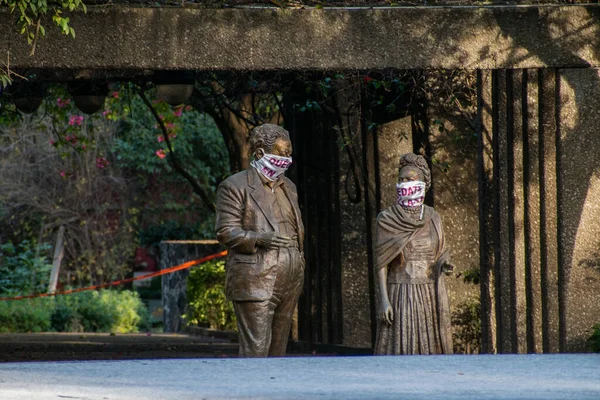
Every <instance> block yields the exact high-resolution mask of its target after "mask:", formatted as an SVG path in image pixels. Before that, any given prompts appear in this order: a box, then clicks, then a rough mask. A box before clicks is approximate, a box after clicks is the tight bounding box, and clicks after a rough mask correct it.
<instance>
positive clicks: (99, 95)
mask: <svg viewBox="0 0 600 400" xmlns="http://www.w3.org/2000/svg"><path fill="white" fill-rule="evenodd" d="M67 90H68V91H69V93H70V94H71V97H72V98H73V101H74V102H75V106H77V108H78V109H79V110H81V111H82V112H84V113H86V114H93V113H95V112H98V111H100V110H101V109H102V108H103V107H104V100H105V99H106V96H107V95H108V85H107V83H106V82H94V81H72V82H69V83H68V84H67Z"/></svg>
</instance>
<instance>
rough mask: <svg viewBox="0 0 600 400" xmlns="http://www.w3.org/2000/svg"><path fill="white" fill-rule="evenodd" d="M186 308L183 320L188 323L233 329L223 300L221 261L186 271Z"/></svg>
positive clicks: (229, 307)
mask: <svg viewBox="0 0 600 400" xmlns="http://www.w3.org/2000/svg"><path fill="white" fill-rule="evenodd" d="M187 298H188V302H189V303H188V308H187V314H186V315H185V316H184V318H185V319H186V320H187V321H188V323H190V324H194V325H208V326H209V327H210V328H212V329H219V330H235V329H236V320H235V315H234V312H233V306H232V304H231V302H229V301H227V299H226V298H225V262H224V261H212V262H207V263H204V264H202V265H199V266H197V267H194V268H193V269H192V270H191V271H190V275H189V277H188V280H187Z"/></svg>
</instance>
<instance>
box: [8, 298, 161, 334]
mask: <svg viewBox="0 0 600 400" xmlns="http://www.w3.org/2000/svg"><path fill="white" fill-rule="evenodd" d="M149 327H150V315H149V313H148V310H147V309H146V307H145V306H144V304H143V303H142V301H141V300H140V298H139V296H138V295H137V293H135V292H132V291H129V290H123V291H116V290H101V291H98V292H83V293H75V294H71V295H66V296H61V297H57V298H38V299H31V300H20V301H5V302H0V332H44V331H50V330H53V331H57V332H71V331H83V332H116V333H128V332H137V331H138V330H140V329H141V330H147V329H149Z"/></svg>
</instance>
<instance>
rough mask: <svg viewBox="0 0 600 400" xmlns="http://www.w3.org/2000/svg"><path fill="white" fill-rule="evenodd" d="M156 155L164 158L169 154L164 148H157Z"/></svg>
mask: <svg viewBox="0 0 600 400" xmlns="http://www.w3.org/2000/svg"><path fill="white" fill-rule="evenodd" d="M156 155H157V156H158V158H160V159H161V160H162V159H163V158H165V157H166V156H167V153H166V152H165V151H164V150H163V149H160V150H156Z"/></svg>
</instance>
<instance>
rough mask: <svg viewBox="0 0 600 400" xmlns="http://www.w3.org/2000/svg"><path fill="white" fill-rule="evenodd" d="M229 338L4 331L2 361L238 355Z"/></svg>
mask: <svg viewBox="0 0 600 400" xmlns="http://www.w3.org/2000/svg"><path fill="white" fill-rule="evenodd" d="M237 353H238V345H237V343H233V342H232V341H231V340H228V339H220V338H211V337H198V336H188V335H179V334H150V333H148V334H146V333H139V334H108V333H19V334H0V362H17V361H19V362H21V361H74V360H125V359H140V358H147V359H149V358H216V357H237Z"/></svg>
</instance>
